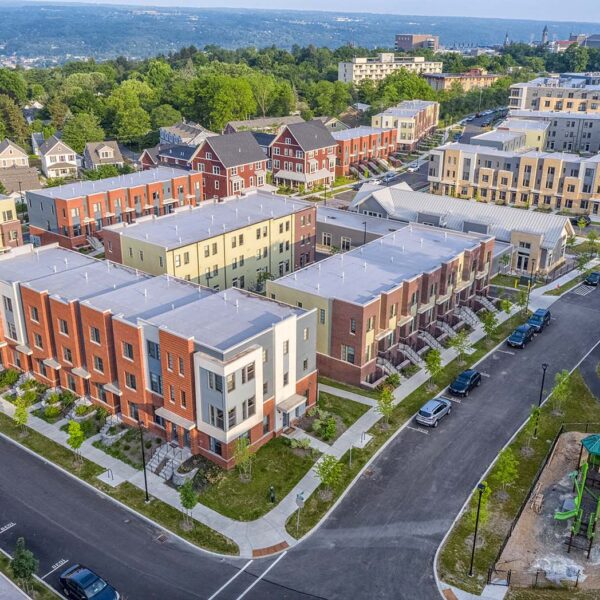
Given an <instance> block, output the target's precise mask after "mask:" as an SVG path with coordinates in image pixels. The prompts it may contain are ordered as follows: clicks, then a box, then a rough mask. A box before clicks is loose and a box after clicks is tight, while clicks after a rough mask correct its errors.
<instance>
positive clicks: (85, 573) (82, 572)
mask: <svg viewBox="0 0 600 600" xmlns="http://www.w3.org/2000/svg"><path fill="white" fill-rule="evenodd" d="M68 577H69V579H73V580H74V581H77V583H80V584H81V585H82V586H83V587H84V588H85V587H87V586H88V585H90V583H92V582H93V581H96V579H98V575H96V573H94V572H93V571H91V570H90V569H88V568H87V567H84V566H83V565H78V566H77V568H76V569H75V570H74V571H71V572H70V573H69V574H68Z"/></svg>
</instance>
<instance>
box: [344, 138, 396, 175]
mask: <svg viewBox="0 0 600 600" xmlns="http://www.w3.org/2000/svg"><path fill="white" fill-rule="evenodd" d="M352 131H353V130H352V129H350V130H348V131H346V132H343V134H344V136H347V135H348V133H349V132H352ZM397 135H398V131H397V130H396V129H381V130H379V131H370V132H369V131H368V128H357V130H356V134H355V137H352V138H347V137H344V138H342V139H337V140H336V141H337V148H336V161H335V174H336V177H345V176H348V175H350V174H351V171H350V167H351V166H352V167H356V168H357V169H358V170H359V171H360V166H361V164H363V163H366V162H367V161H369V160H373V159H375V158H382V159H384V160H386V159H387V158H388V156H389V155H390V154H391V153H392V152H395V151H396V143H397V139H396V138H397ZM367 168H368V165H367Z"/></svg>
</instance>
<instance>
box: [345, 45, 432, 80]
mask: <svg viewBox="0 0 600 600" xmlns="http://www.w3.org/2000/svg"><path fill="white" fill-rule="evenodd" d="M442 66H443V63H441V62H434V61H429V60H425V58H424V57H423V56H396V55H395V54H394V53H393V52H389V53H383V54H379V55H378V56H377V57H376V58H361V57H357V58H353V59H352V60H351V61H349V62H340V63H339V64H338V80H339V81H343V82H344V83H360V82H361V81H364V80H365V79H370V80H373V81H381V80H382V79H385V78H386V77H387V76H388V75H391V74H392V73H395V72H396V71H398V70H399V69H406V70H407V71H410V72H411V73H417V74H418V75H422V74H425V73H441V72H442Z"/></svg>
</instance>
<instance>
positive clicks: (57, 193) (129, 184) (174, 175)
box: [26, 167, 202, 248]
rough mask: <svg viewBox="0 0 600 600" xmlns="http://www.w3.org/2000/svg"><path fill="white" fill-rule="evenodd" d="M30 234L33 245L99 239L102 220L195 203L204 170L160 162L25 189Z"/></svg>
mask: <svg viewBox="0 0 600 600" xmlns="http://www.w3.org/2000/svg"><path fill="white" fill-rule="evenodd" d="M26 198H27V209H28V213H29V223H30V233H31V237H32V242H33V243H34V244H36V245H40V244H48V243H52V242H58V243H59V244H60V245H61V246H64V247H65V248H78V247H81V246H87V245H88V244H89V240H88V239H87V238H88V237H95V238H98V239H101V238H102V229H103V228H104V227H105V226H106V225H111V224H114V223H120V222H122V221H125V222H128V223H131V222H133V221H135V219H137V218H138V217H142V216H144V215H150V214H156V215H163V214H168V213H170V212H172V211H173V210H174V208H175V206H187V205H189V204H194V205H197V204H199V203H200V201H201V199H202V174H201V173H191V172H188V171H183V170H181V169H171V168H167V167H158V168H156V169H151V170H149V171H140V172H137V173H132V174H130V175H121V176H119V177H109V178H107V179H101V180H99V181H82V182H78V183H72V184H68V185H62V186H58V187H53V188H45V189H43V190H35V191H28V192H27V194H26Z"/></svg>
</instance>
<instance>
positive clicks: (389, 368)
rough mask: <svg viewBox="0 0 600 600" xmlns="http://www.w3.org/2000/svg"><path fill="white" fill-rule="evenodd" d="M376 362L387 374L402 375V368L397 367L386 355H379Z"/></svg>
mask: <svg viewBox="0 0 600 600" xmlns="http://www.w3.org/2000/svg"><path fill="white" fill-rule="evenodd" d="M376 362H377V364H378V365H379V366H380V367H381V370H382V371H383V372H384V373H385V374H386V375H393V374H394V373H397V374H398V375H400V369H398V368H397V367H395V366H394V364H393V363H392V362H391V361H390V360H388V359H387V358H385V357H384V356H378V357H377V361H376Z"/></svg>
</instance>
